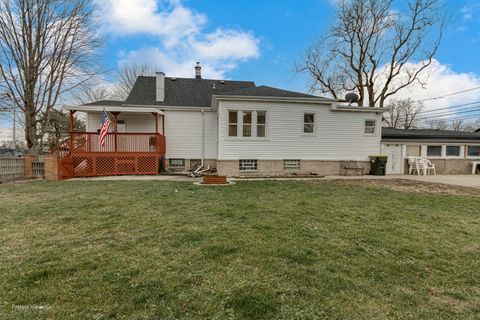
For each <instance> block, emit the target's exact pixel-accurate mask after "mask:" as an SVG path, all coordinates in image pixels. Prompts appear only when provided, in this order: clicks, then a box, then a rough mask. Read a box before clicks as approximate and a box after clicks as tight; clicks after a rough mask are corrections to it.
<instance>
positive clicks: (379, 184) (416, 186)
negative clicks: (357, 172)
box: [331, 179, 480, 197]
mask: <svg viewBox="0 0 480 320" xmlns="http://www.w3.org/2000/svg"><path fill="white" fill-rule="evenodd" d="M331 182H333V183H336V184H341V185H361V186H364V187H376V188H388V189H391V190H395V191H402V192H422V193H441V194H451V195H461V196H475V197H480V190H479V189H477V188H470V187H462V186H454V185H448V184H441V183H430V182H420V181H414V180H406V179H391V180H386V179H385V180H384V179H378V180H376V179H358V180H353V179H352V180H343V179H338V180H331Z"/></svg>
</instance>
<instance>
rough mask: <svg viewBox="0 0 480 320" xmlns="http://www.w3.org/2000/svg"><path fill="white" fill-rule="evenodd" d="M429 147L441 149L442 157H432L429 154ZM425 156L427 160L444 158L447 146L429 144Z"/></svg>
mask: <svg viewBox="0 0 480 320" xmlns="http://www.w3.org/2000/svg"><path fill="white" fill-rule="evenodd" d="M428 147H440V155H439V156H431V155H429V154H428ZM425 155H426V156H427V158H443V157H444V155H445V145H442V144H427V145H426V146H425Z"/></svg>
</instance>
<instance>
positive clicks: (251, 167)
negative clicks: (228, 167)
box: [238, 160, 257, 171]
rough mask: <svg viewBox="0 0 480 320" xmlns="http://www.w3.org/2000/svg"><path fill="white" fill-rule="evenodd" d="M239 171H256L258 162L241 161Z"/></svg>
mask: <svg viewBox="0 0 480 320" xmlns="http://www.w3.org/2000/svg"><path fill="white" fill-rule="evenodd" d="M238 169H239V170H240V171H255V170H257V160H239V161H238Z"/></svg>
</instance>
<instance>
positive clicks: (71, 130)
mask: <svg viewBox="0 0 480 320" xmlns="http://www.w3.org/2000/svg"><path fill="white" fill-rule="evenodd" d="M74 114H75V110H70V132H69V135H70V152H72V151H73V115H74Z"/></svg>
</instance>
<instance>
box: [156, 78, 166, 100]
mask: <svg viewBox="0 0 480 320" xmlns="http://www.w3.org/2000/svg"><path fill="white" fill-rule="evenodd" d="M155 78H156V84H155V88H156V100H157V102H163V101H164V100H165V73H163V72H156V73H155Z"/></svg>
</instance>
